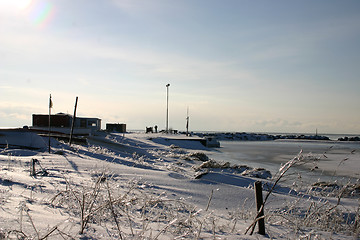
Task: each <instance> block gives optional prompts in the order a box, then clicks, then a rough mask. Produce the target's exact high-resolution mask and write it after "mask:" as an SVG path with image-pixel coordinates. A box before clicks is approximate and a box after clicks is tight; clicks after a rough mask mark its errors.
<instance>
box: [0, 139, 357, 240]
mask: <svg viewBox="0 0 360 240" xmlns="http://www.w3.org/2000/svg"><path fill="white" fill-rule="evenodd" d="M12 138H13V139H12V141H16V139H18V140H19V141H20V142H22V141H25V137H24V136H23V137H18V138H16V136H12ZM27 138H31V139H32V141H38V142H37V143H36V144H35V143H34V144H35V145H36V146H44V145H46V144H44V143H46V142H47V139H42V138H38V137H35V136H30V137H29V136H27ZM14 139H15V140H14ZM14 145H16V144H14ZM19 145H21V144H19ZM46 150H47V149H46V148H44V149H42V150H41V151H40V150H27V149H20V148H6V146H4V148H1V149H0V153H1V154H0V161H1V169H0V203H1V205H0V206H1V207H0V239H1V238H11V239H358V237H359V228H360V226H359V221H360V219H359V211H360V210H359V199H360V187H359V182H357V183H356V182H355V183H354V182H349V183H348V184H336V183H334V182H333V183H318V184H316V185H314V186H310V185H308V184H305V183H303V182H302V181H300V180H298V181H296V182H294V184H290V185H288V184H285V183H284V181H283V180H286V179H287V178H288V177H293V176H288V175H287V174H288V173H289V172H287V170H288V169H292V168H296V167H299V166H300V165H301V166H303V165H304V163H306V164H313V163H315V162H317V163H318V166H319V168H321V167H322V166H323V163H322V162H321V161H319V160H323V158H321V159H319V157H318V156H317V155H310V154H307V153H306V154H299V155H297V153H298V152H294V154H291V153H286V154H285V155H284V156H283V159H282V163H283V165H281V166H282V168H281V169H280V171H279V172H278V173H276V172H274V171H271V174H270V172H268V171H266V169H254V168H252V167H249V166H244V165H242V166H240V165H237V166H234V164H235V163H234V162H231V163H225V162H220V161H217V162H215V161H214V160H213V159H212V157H211V156H212V155H213V154H214V152H215V153H219V151H221V149H220V150H213V149H207V148H205V147H204V146H203V145H201V144H200V142H196V141H185V140H177V139H174V138H173V139H171V137H170V138H169V137H168V136H167V135H161V134H149V135H147V134H134V133H133V134H125V135H123V134H112V135H107V134H99V135H98V136H94V137H92V138H91V139H89V144H88V145H75V144H73V145H72V146H71V147H70V146H69V145H68V144H65V143H62V142H58V141H56V140H52V150H51V153H47V151H46ZM216 151H217V152H216ZM254 151H255V150H254ZM334 154H340V153H337V152H336V153H334ZM341 154H342V155H341V156H340V155H339V156H338V157H339V159H340V162H337V161H329V162H331V167H332V169H333V167H336V168H339V166H340V168H341V169H349V170H351V171H354V172H359V171H357V170H359V169H360V168H359V165H360V164H359V159H358V156H359V155H355V153H350V155H351V158H348V159H347V160H344V161H342V160H341V159H345V158H346V157H347V155H346V154H345V155H344V154H343V153H341ZM348 155H349V154H348ZM353 156H356V157H355V158H353ZM208 157H210V158H208ZM287 158H288V159H287ZM224 159H226V157H224ZM348 160H349V161H348ZM324 161H325V160H324ZM285 163H287V164H285ZM325 165H326V164H325ZM33 166H35V172H34V171H32V170H33ZM327 166H328V167H329V164H328V165H327ZM265 168H266V167H265ZM329 168H330V167H329ZM354 169H355V170H354ZM343 171H346V170H343ZM351 171H349V172H351ZM31 174H33V176H31ZM355 177H356V176H355ZM258 180H260V181H262V183H263V186H264V191H263V195H264V198H265V196H267V194H268V193H269V192H271V193H270V195H269V198H268V199H267V201H266V203H265V206H264V211H265V225H266V235H265V236H262V235H259V234H258V233H257V228H255V231H254V234H253V235H250V232H251V229H252V228H251V225H252V223H253V222H254V218H255V216H256V209H255V200H254V189H253V185H254V182H255V181H258ZM277 180H279V181H278V182H277ZM275 182H276V183H277V184H276V185H275V187H274V190H273V191H271V190H270V189H271V188H272V187H273V186H274V183H275ZM247 230H248V231H247Z"/></svg>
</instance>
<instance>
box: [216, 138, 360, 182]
mask: <svg viewBox="0 0 360 240" xmlns="http://www.w3.org/2000/svg"><path fill="white" fill-rule="evenodd" d="M354 150H355V151H354ZM300 151H302V154H303V155H306V156H308V155H309V156H312V157H310V159H311V158H315V157H316V158H317V159H318V160H317V161H309V163H308V164H306V165H302V166H297V167H294V168H293V169H291V171H289V173H291V174H292V177H294V176H295V177H299V176H301V177H302V179H303V180H304V179H305V180H306V181H308V182H317V181H334V180H336V181H341V182H346V181H348V180H349V179H350V180H351V181H355V180H356V179H357V178H360V176H359V174H360V144H359V143H354V142H353V143H351V142H330V141H281V140H280V141H279V140H277V141H255V142H251V141H221V148H218V149H216V150H214V151H212V152H211V153H210V154H209V157H210V158H212V159H214V160H217V161H225V162H230V163H232V164H238V165H247V166H250V167H254V168H265V169H267V170H269V171H270V172H271V173H272V174H273V175H274V174H275V173H276V172H277V171H278V170H279V168H280V167H281V164H284V163H286V162H287V161H289V160H291V159H292V158H294V157H295V156H296V155H297V154H299V153H300ZM346 158H349V160H345V161H344V159H346ZM349 177H350V178H349Z"/></svg>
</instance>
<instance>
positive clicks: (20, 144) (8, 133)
mask: <svg viewBox="0 0 360 240" xmlns="http://www.w3.org/2000/svg"><path fill="white" fill-rule="evenodd" d="M0 146H2V147H6V148H29V149H41V150H44V149H46V148H47V145H46V143H45V142H44V140H43V138H42V137H40V136H38V135H37V134H36V133H34V132H31V131H28V130H27V129H6V130H5V129H1V130H0Z"/></svg>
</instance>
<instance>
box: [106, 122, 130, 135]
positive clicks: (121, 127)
mask: <svg viewBox="0 0 360 240" xmlns="http://www.w3.org/2000/svg"><path fill="white" fill-rule="evenodd" d="M106 131H107V132H118V133H126V124H124V123H107V124H106Z"/></svg>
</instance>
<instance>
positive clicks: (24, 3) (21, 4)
mask: <svg viewBox="0 0 360 240" xmlns="http://www.w3.org/2000/svg"><path fill="white" fill-rule="evenodd" d="M31 2H32V0H12V1H11V0H0V4H1V5H5V6H8V7H11V8H14V9H17V10H20V11H21V10H24V9H26V8H27V7H29V6H30V4H31Z"/></svg>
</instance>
